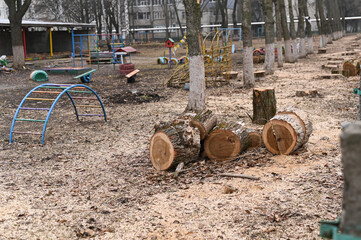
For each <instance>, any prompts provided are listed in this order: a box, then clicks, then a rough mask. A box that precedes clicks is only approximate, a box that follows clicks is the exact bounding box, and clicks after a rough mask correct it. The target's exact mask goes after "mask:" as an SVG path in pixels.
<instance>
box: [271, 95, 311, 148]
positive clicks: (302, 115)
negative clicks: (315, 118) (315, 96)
mask: <svg viewBox="0 0 361 240" xmlns="http://www.w3.org/2000/svg"><path fill="white" fill-rule="evenodd" d="M313 91H316V90H312V91H310V95H311V92H313ZM279 114H293V115H295V116H297V117H298V119H299V120H300V122H301V125H302V128H303V132H304V134H305V136H304V139H303V141H304V142H305V143H306V142H308V139H309V138H310V136H311V134H312V131H313V126H312V122H311V121H310V119H309V117H308V115H307V113H306V112H304V111H302V110H301V109H298V108H295V107H291V106H287V107H284V108H281V110H280V111H279V112H278V113H277V115H279Z"/></svg>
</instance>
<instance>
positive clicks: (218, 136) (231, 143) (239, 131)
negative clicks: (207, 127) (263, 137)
mask: <svg viewBox="0 0 361 240" xmlns="http://www.w3.org/2000/svg"><path fill="white" fill-rule="evenodd" d="M248 146H249V134H248V132H247V131H246V129H245V128H244V127H243V126H242V124H240V123H235V122H223V123H219V124H218V125H217V126H216V127H215V128H214V130H213V131H211V132H210V134H209V135H208V137H207V138H206V140H205V143H204V151H205V153H206V155H207V156H208V158H209V159H211V160H215V161H219V162H221V161H226V160H233V159H235V158H236V157H237V155H238V154H239V153H240V152H242V151H244V150H246V149H247V148H248Z"/></svg>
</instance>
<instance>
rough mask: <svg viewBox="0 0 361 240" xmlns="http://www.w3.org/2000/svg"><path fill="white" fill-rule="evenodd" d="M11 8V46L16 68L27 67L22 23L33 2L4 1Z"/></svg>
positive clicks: (29, 0) (26, 0) (25, 0)
mask: <svg viewBox="0 0 361 240" xmlns="http://www.w3.org/2000/svg"><path fill="white" fill-rule="evenodd" d="M4 1H5V3H6V5H7V6H8V8H9V21H10V29H11V45H12V50H13V57H14V65H13V66H14V68H17V69H20V68H22V67H24V66H25V55H24V45H23V38H22V34H21V33H22V32H21V31H22V29H21V22H22V19H23V16H24V15H25V13H26V11H27V10H28V8H29V6H30V3H31V0H24V1H23V2H22V1H21V0H4Z"/></svg>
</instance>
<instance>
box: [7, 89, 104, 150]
mask: <svg viewBox="0 0 361 240" xmlns="http://www.w3.org/2000/svg"><path fill="white" fill-rule="evenodd" d="M86 94H93V95H95V97H86ZM52 95H55V96H56V97H55V98H49V97H48V96H52ZM63 95H67V96H68V97H69V99H70V101H71V103H72V105H73V107H74V111H75V115H76V119H77V120H78V121H79V117H95V116H98V117H104V120H105V121H107V116H106V113H105V109H104V105H103V102H102V101H101V99H100V97H99V96H98V94H97V93H96V92H95V91H94V90H93V89H91V88H90V87H88V86H85V85H82V84H76V85H71V84H54V83H48V84H42V85H39V86H37V87H35V88H33V89H32V90H31V91H30V92H29V93H28V94H26V96H25V97H24V98H23V100H22V101H21V103H20V104H19V107H18V108H17V110H16V112H15V115H14V118H13V121H12V124H11V130H10V139H9V142H10V143H11V142H12V141H13V134H30V135H41V144H43V143H44V138H45V131H46V126H47V124H48V121H49V118H50V115H51V113H52V111H53V109H54V107H55V105H56V103H57V102H58V101H59V100H60V98H61V97H62V96H63ZM74 95H75V96H74ZM43 96H45V97H43ZM75 101H78V102H79V103H80V104H76V103H75ZM84 101H98V102H99V105H89V104H86V103H84ZM49 103H51V105H50V107H49ZM79 108H82V109H85V113H83V114H79V111H78V109H79ZM94 109H99V110H101V113H89V112H90V110H94ZM20 113H21V116H22V117H20V118H19V117H18V116H19V114H20ZM17 122H28V123H29V122H33V123H44V125H43V127H42V131H41V130H40V131H39V132H29V131H14V127H15V123H17ZM20 127H23V128H26V127H30V128H31V129H32V130H33V129H35V127H34V126H33V125H31V126H29V125H26V126H20Z"/></svg>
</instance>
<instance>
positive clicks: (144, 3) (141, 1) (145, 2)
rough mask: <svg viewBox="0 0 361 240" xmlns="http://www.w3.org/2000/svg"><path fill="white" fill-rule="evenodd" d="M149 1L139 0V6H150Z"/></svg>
mask: <svg viewBox="0 0 361 240" xmlns="http://www.w3.org/2000/svg"><path fill="white" fill-rule="evenodd" d="M148 5H149V0H138V6H148Z"/></svg>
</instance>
